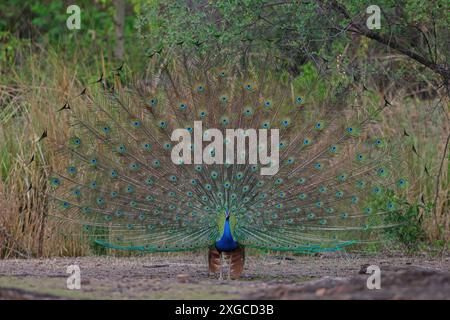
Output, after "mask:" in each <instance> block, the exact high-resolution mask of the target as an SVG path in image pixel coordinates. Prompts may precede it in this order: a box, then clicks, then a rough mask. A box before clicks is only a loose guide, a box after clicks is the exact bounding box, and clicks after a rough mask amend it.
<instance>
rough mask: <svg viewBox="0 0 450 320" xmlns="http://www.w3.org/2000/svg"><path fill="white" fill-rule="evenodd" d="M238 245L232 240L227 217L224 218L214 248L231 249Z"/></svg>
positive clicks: (220, 249)
mask: <svg viewBox="0 0 450 320" xmlns="http://www.w3.org/2000/svg"><path fill="white" fill-rule="evenodd" d="M237 246H238V243H237V242H236V241H234V239H233V236H232V234H231V228H230V221H229V220H228V219H226V220H225V225H224V228H223V234H222V237H221V238H220V239H219V241H216V248H217V250H219V251H225V252H227V251H233V250H234V249H236V248H237Z"/></svg>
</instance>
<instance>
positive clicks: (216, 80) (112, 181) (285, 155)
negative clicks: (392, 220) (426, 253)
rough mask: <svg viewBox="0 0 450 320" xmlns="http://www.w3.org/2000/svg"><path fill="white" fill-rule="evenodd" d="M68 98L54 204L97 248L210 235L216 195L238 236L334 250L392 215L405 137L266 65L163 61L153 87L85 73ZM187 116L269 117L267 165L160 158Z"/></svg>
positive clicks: (186, 243)
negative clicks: (394, 136) (107, 83)
mask: <svg viewBox="0 0 450 320" xmlns="http://www.w3.org/2000/svg"><path fill="white" fill-rule="evenodd" d="M70 105H71V109H70V110H66V111H64V112H67V113H69V114H70V117H71V119H72V120H71V121H72V125H73V127H74V128H73V136H72V137H70V138H68V141H67V143H66V145H65V146H63V147H62V150H64V155H65V156H66V159H67V162H68V165H67V168H66V170H65V171H64V172H59V173H55V174H54V175H53V176H52V178H51V181H50V184H51V186H52V187H53V189H54V191H53V192H52V197H53V199H54V200H55V201H54V204H55V206H56V207H58V214H57V215H58V216H59V217H62V218H64V219H66V220H68V221H71V222H76V223H80V224H82V225H83V229H84V230H85V231H86V233H87V234H89V235H90V237H93V238H94V240H96V241H97V243H99V244H102V245H104V246H106V247H109V248H114V249H129V250H143V251H180V250H193V249H196V248H204V247H210V246H211V245H213V244H214V242H215V241H216V240H217V239H218V237H220V234H221V230H220V226H218V224H217V217H218V216H219V215H221V214H222V212H223V210H225V209H228V210H229V211H230V212H231V214H232V215H233V216H234V217H235V225H234V226H233V237H235V238H236V239H237V241H238V242H239V244H240V245H241V246H244V247H246V246H247V247H254V248H261V249H273V250H288V251H297V252H318V251H327V250H338V249H341V248H343V247H345V246H347V245H351V244H354V243H358V242H361V241H371V240H372V239H376V235H377V233H379V231H380V229H383V228H386V227H390V226H391V225H389V223H387V222H385V219H384V217H385V216H386V215H388V214H393V213H401V212H402V211H403V210H404V209H405V204H404V203H403V202H402V201H400V200H399V199H401V195H402V194H403V193H404V192H405V191H404V190H406V189H407V188H406V187H407V186H408V181H406V179H404V178H403V177H402V172H403V170H404V168H403V167H404V161H403V160H402V157H403V154H404V152H406V151H405V150H406V147H405V146H404V144H402V143H398V142H397V143H393V142H392V143H391V142H389V141H388V139H386V138H385V136H384V133H383V132H382V131H381V130H380V128H379V127H378V126H377V124H376V122H374V121H373V119H375V118H376V117H377V115H378V113H380V112H383V108H384V107H380V108H379V109H373V108H372V109H371V108H364V107H353V106H342V105H332V106H320V105H318V106H317V105H314V103H312V102H309V101H304V100H303V98H302V92H295V90H294V89H293V86H292V85H291V84H290V82H289V81H288V80H283V79H279V78H276V75H275V74H272V73H270V72H269V71H263V70H257V71H255V70H253V71H252V72H246V73H243V72H239V70H237V69H236V68H234V69H233V68H232V69H231V71H226V70H225V71H224V70H219V69H215V68H211V69H209V70H205V69H195V68H189V69H187V70H185V71H184V72H173V71H172V72H170V71H167V70H166V71H165V72H164V73H163V74H162V75H161V79H160V81H159V83H158V86H157V87H156V88H153V87H152V86H151V85H147V84H145V83H142V82H137V83H136V84H135V85H134V86H131V87H124V88H119V89H117V88H116V90H115V91H114V92H109V91H106V90H103V89H102V88H100V89H99V88H97V87H93V88H88V90H87V91H86V93H85V94H84V95H83V96H81V97H78V98H77V99H74V101H71V102H70ZM194 121H202V125H203V129H204V130H206V129H209V128H217V129H219V130H220V131H221V132H223V134H224V136H226V131H225V130H226V129H237V128H242V129H279V130H280V131H279V132H280V142H279V154H280V160H279V171H278V172H277V173H276V174H275V175H261V172H260V169H261V167H264V165H261V164H249V163H248V162H249V161H248V160H249V154H248V152H247V154H245V156H244V158H245V159H246V161H245V163H244V164H236V163H234V164H223V165H222V164H210V165H207V164H201V165H200V164H197V165H196V164H184V163H173V162H172V159H171V151H172V149H173V147H174V145H175V144H176V143H177V142H174V141H171V134H172V132H173V131H174V130H175V129H178V128H185V129H188V131H189V132H193V131H194V130H193V126H194ZM203 135H205V133H203ZM269 137H270V131H269ZM268 139H269V138H268ZM404 139H407V138H406V137H404ZM226 143H228V142H227V141H226V142H225V143H224V144H226ZM208 144H209V142H203V147H206V146H207V145H208ZM268 148H269V147H268ZM205 150H207V149H205ZM224 150H225V149H224ZM207 151H208V152H209V153H210V154H212V155H214V152H217V150H207ZM241 151H242V150H239V151H238V152H241ZM237 156H239V155H237ZM234 160H237V159H236V158H234ZM235 162H236V161H235ZM266 166H267V165H266Z"/></svg>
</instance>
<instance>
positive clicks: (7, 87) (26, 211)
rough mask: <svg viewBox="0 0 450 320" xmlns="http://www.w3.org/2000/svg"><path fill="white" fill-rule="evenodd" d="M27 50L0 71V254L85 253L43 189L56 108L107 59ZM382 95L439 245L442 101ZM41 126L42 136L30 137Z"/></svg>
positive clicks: (58, 166)
mask: <svg viewBox="0 0 450 320" xmlns="http://www.w3.org/2000/svg"><path fill="white" fill-rule="evenodd" d="M28 53H29V54H28V57H27V58H26V59H25V60H24V61H23V63H22V64H20V65H13V66H8V70H6V72H5V71H3V72H2V73H3V74H5V76H3V77H2V78H1V79H0V90H1V91H0V258H8V257H17V256H23V257H27V256H44V257H48V256H61V255H63V256H64V255H68V256H74V255H85V254H90V253H93V251H92V248H91V247H90V245H89V239H88V237H86V236H84V235H83V233H82V231H81V228H80V227H78V226H76V225H71V224H67V223H64V222H63V221H60V220H57V219H54V218H53V215H52V210H51V209H50V206H49V199H48V196H47V195H46V194H47V192H46V191H47V188H48V177H49V175H50V173H51V172H52V171H60V172H61V171H62V170H63V168H65V167H66V165H67V163H65V161H64V157H62V156H61V154H60V153H59V152H58V150H57V148H55V146H62V145H63V144H64V142H65V141H67V139H68V137H70V131H71V128H70V125H69V123H70V122H69V119H68V118H67V113H64V112H57V110H58V109H60V108H61V107H62V106H63V104H64V103H65V100H66V99H67V98H68V97H74V96H76V95H77V94H79V93H80V92H81V91H82V89H83V88H84V84H83V83H81V82H80V81H81V80H82V81H84V82H87V81H92V80H94V79H96V78H97V77H98V75H100V74H101V73H102V72H103V73H105V70H110V69H112V67H113V66H110V65H107V63H105V59H103V57H102V56H99V57H96V58H95V59H93V58H92V57H91V59H90V65H89V66H86V65H84V64H83V63H82V61H83V54H82V52H80V53H79V55H78V56H75V57H73V58H71V59H64V58H62V56H61V55H58V54H56V53H55V52H54V51H44V50H39V51H37V52H36V51H31V50H30V51H28ZM2 67H3V68H5V67H6V66H5V65H3V66H2ZM309 81H315V80H314V79H311V80H309ZM319 87H320V86H319ZM405 95H406V94H405ZM382 97H383V93H381V92H380V93H379V94H376V93H373V92H372V95H368V96H366V101H362V103H372V104H376V103H378V102H379V101H382ZM388 98H389V99H390V100H391V101H392V104H393V106H392V107H391V108H390V109H389V110H388V112H387V113H386V114H385V116H383V118H382V119H380V121H381V122H382V124H383V128H384V130H385V132H386V133H387V135H393V136H398V137H399V136H401V135H403V134H404V133H403V128H407V131H408V132H409V134H410V135H411V136H414V139H415V141H414V145H415V148H416V149H417V152H418V154H419V156H417V155H415V154H414V153H413V152H411V153H410V154H409V155H408V156H407V157H406V158H405V159H404V161H405V162H406V163H407V164H408V168H409V170H408V172H409V174H410V177H409V181H412V182H414V183H413V185H412V188H411V189H410V191H409V193H408V195H407V197H408V200H409V202H410V203H412V204H417V208H418V212H419V215H420V217H419V219H418V220H417V221H418V223H420V227H421V228H422V229H423V230H424V233H425V235H426V239H425V240H426V243H442V244H443V246H446V245H448V241H449V240H450V234H449V224H450V215H449V214H448V213H449V209H450V204H449V194H448V189H449V176H448V175H449V170H448V169H449V167H448V166H449V161H448V156H447V155H445V156H444V148H445V139H446V138H447V136H448V133H449V124H448V107H449V104H448V103H449V102H448V100H444V101H437V100H436V101H419V100H413V99H410V98H406V97H402V93H401V92H398V94H397V95H396V96H395V97H388ZM43 132H46V133H47V136H48V137H47V138H45V139H44V140H42V141H38V140H39V138H40V137H41V135H42V134H43ZM441 164H442V165H441ZM425 166H426V167H427V170H428V172H429V173H428V174H427V173H426V172H425V170H424V168H425ZM441 168H442V169H441ZM439 171H440V179H439V183H437V175H438V172H439ZM436 195H437V196H436ZM422 200H424V202H425V203H422ZM94 253H95V252H94Z"/></svg>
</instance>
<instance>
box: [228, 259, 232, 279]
mask: <svg viewBox="0 0 450 320" xmlns="http://www.w3.org/2000/svg"><path fill="white" fill-rule="evenodd" d="M232 257H233V255H232V254H230V255H228V280H231V262H232V261H231V258H232Z"/></svg>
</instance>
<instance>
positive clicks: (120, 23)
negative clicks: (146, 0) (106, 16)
mask: <svg viewBox="0 0 450 320" xmlns="http://www.w3.org/2000/svg"><path fill="white" fill-rule="evenodd" d="M114 6H115V7H116V15H115V17H114V24H115V26H116V46H115V49H114V56H115V57H116V59H118V60H123V56H124V53H125V39H124V28H125V0H114Z"/></svg>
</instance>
